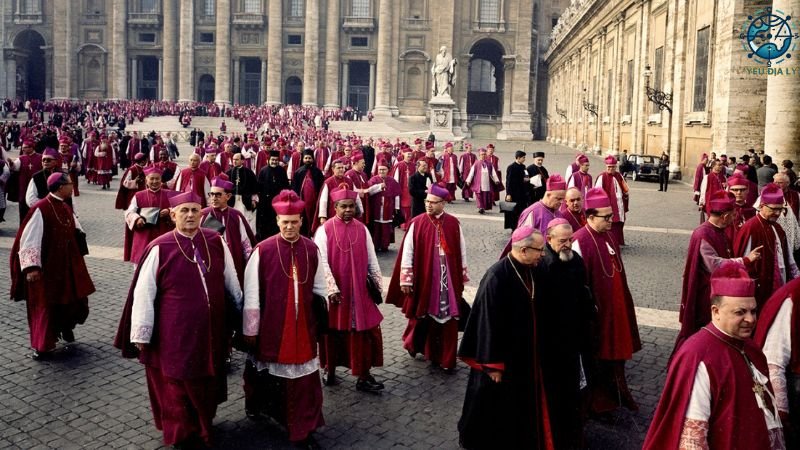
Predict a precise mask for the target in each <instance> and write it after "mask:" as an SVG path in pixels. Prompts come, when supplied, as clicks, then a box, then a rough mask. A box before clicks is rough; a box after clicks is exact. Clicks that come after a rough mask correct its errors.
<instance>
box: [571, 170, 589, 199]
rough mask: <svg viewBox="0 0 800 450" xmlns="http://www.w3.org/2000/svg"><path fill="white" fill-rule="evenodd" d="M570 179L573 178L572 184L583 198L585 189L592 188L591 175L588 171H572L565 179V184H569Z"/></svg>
mask: <svg viewBox="0 0 800 450" xmlns="http://www.w3.org/2000/svg"><path fill="white" fill-rule="evenodd" d="M570 180H573V186H574V187H575V188H576V189H578V190H579V191H581V195H582V196H583V198H584V199H585V198H586V191H588V190H589V189H591V188H592V176H591V175H589V174H588V173H583V172H581V171H580V170H578V171H575V172H572V175H570V176H569V180H567V186H569V182H570Z"/></svg>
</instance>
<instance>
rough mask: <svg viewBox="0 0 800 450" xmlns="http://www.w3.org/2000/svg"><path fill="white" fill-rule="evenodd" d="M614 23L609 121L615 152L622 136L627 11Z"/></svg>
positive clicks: (611, 144) (611, 147)
mask: <svg viewBox="0 0 800 450" xmlns="http://www.w3.org/2000/svg"><path fill="white" fill-rule="evenodd" d="M614 25H616V26H615V28H616V30H614V32H615V33H616V34H615V36H614V56H613V59H612V60H611V65H612V69H611V76H612V77H613V79H614V81H613V82H612V83H611V91H612V92H611V104H612V107H611V114H610V116H611V118H610V119H609V122H611V143H610V145H609V148H608V151H609V152H615V151H619V150H620V149H619V138H620V136H619V135H620V123H619V120H620V118H621V117H622V114H621V102H622V98H621V97H622V96H621V95H620V92H621V87H622V66H623V64H622V62H621V60H622V58H623V56H622V55H623V53H622V42H621V41H622V36H623V33H622V29H623V27H625V13H620V14H619V15H618V16H617V17H616V18H615V19H614Z"/></svg>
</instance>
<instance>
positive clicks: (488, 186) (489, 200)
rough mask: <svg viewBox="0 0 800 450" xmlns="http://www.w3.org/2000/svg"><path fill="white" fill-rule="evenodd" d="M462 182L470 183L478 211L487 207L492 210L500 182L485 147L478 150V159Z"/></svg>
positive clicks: (500, 186)
mask: <svg viewBox="0 0 800 450" xmlns="http://www.w3.org/2000/svg"><path fill="white" fill-rule="evenodd" d="M464 184H468V185H470V190H471V191H472V192H473V193H474V194H475V198H477V200H478V201H477V203H478V212H479V213H480V214H483V213H484V212H485V211H486V210H487V209H488V210H489V211H491V210H492V205H493V204H494V194H495V191H498V192H499V191H501V190H503V188H502V183H500V178H498V176H497V170H495V168H494V166H493V165H492V162H491V161H490V160H489V159H488V158H487V157H486V149H483V148H482V149H480V150H479V151H478V160H477V161H475V164H473V165H472V167H471V168H470V170H469V172H468V173H467V177H466V178H465V179H464Z"/></svg>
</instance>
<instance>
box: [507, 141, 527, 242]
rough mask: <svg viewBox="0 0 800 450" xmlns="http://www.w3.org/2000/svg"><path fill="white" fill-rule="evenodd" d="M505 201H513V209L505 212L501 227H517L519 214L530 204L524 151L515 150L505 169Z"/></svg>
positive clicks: (508, 228)
mask: <svg viewBox="0 0 800 450" xmlns="http://www.w3.org/2000/svg"><path fill="white" fill-rule="evenodd" d="M506 183H507V186H506V201H507V202H514V203H515V205H514V210H513V211H507V212H506V213H505V220H504V226H503V228H505V229H507V230H513V229H515V228H517V222H518V221H519V215H520V214H521V213H522V211H523V210H525V208H527V207H528V206H530V204H531V203H530V177H528V172H527V171H526V170H525V152H523V151H522V150H517V152H516V153H514V162H513V163H511V165H510V166H508V168H507V169H506Z"/></svg>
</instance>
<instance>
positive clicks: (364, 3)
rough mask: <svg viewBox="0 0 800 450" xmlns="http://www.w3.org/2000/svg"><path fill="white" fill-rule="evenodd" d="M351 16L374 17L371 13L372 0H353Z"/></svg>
mask: <svg viewBox="0 0 800 450" xmlns="http://www.w3.org/2000/svg"><path fill="white" fill-rule="evenodd" d="M351 1H352V4H351V9H350V15H351V16H352V17H372V16H371V15H370V12H369V2H370V0H351Z"/></svg>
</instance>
